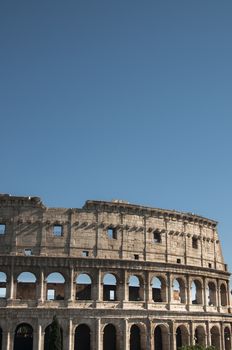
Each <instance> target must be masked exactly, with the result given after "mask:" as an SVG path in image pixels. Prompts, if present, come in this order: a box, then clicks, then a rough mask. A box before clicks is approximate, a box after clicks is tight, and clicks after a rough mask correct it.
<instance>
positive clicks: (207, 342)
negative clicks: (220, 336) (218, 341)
mask: <svg viewBox="0 0 232 350" xmlns="http://www.w3.org/2000/svg"><path fill="white" fill-rule="evenodd" d="M210 345H211V334H210V327H209V321H207V322H206V346H210Z"/></svg>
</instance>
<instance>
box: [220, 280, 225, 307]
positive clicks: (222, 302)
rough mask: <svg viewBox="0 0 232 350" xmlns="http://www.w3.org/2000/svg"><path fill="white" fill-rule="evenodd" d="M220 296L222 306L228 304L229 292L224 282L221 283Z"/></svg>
mask: <svg viewBox="0 0 232 350" xmlns="http://www.w3.org/2000/svg"><path fill="white" fill-rule="evenodd" d="M220 297H221V306H226V305H227V293H226V287H225V285H224V284H221V286H220Z"/></svg>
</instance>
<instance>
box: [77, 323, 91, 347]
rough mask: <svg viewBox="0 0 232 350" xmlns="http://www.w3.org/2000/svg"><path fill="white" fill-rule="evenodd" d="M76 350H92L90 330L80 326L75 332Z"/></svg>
mask: <svg viewBox="0 0 232 350" xmlns="http://www.w3.org/2000/svg"><path fill="white" fill-rule="evenodd" d="M74 350H90V328H89V326H87V325H86V324H80V325H79V326H77V328H76V330H75V343H74Z"/></svg>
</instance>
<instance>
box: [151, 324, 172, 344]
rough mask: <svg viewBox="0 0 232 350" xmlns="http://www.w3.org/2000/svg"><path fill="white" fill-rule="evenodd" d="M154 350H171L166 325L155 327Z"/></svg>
mask: <svg viewBox="0 0 232 350" xmlns="http://www.w3.org/2000/svg"><path fill="white" fill-rule="evenodd" d="M154 350H169V330H168V328H167V326H166V325H164V324H158V325H157V326H156V327H155V330H154Z"/></svg>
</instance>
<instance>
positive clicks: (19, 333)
mask: <svg viewBox="0 0 232 350" xmlns="http://www.w3.org/2000/svg"><path fill="white" fill-rule="evenodd" d="M14 350H33V328H32V327H31V326H30V325H29V324H27V323H21V324H19V325H18V326H17V327H16V329H15V335H14Z"/></svg>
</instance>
